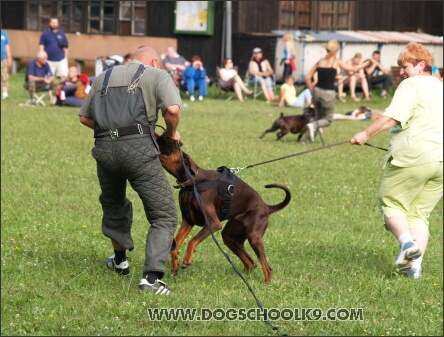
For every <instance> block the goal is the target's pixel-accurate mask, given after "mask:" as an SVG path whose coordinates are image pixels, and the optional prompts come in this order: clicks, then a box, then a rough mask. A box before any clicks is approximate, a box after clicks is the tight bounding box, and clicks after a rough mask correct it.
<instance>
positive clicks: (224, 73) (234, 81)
mask: <svg viewBox="0 0 444 337" xmlns="http://www.w3.org/2000/svg"><path fill="white" fill-rule="evenodd" d="M222 66H223V67H222V68H220V69H219V85H220V86H221V87H223V88H227V89H230V90H234V92H235V93H236V96H237V99H238V100H239V101H240V102H243V101H244V98H243V97H242V91H243V92H245V93H246V94H247V95H251V94H252V93H253V91H251V90H249V89H248V88H247V87H246V86H245V83H244V81H242V79H241V78H240V76H239V74H238V72H237V70H236V69H234V66H233V60H232V59H230V58H226V59H225V60H223V62H222Z"/></svg>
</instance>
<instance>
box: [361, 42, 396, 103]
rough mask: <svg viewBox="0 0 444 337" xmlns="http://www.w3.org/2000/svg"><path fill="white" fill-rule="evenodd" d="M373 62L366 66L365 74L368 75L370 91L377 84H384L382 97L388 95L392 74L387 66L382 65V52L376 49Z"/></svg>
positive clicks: (372, 58)
mask: <svg viewBox="0 0 444 337" xmlns="http://www.w3.org/2000/svg"><path fill="white" fill-rule="evenodd" d="M371 60H372V63H370V65H369V66H367V67H365V69H364V70H365V74H366V76H367V83H368V89H369V91H372V89H373V86H374V85H375V84H379V83H381V84H382V91H381V97H382V98H386V97H387V91H388V89H389V88H390V85H391V84H392V80H391V78H390V74H389V71H388V69H387V68H385V67H384V66H382V65H381V62H380V60H381V52H380V51H379V50H375V51H374V52H373V53H372V57H371Z"/></svg>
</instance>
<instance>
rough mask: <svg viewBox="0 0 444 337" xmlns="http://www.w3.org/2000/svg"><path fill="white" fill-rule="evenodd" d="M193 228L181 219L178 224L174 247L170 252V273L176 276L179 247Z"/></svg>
mask: <svg viewBox="0 0 444 337" xmlns="http://www.w3.org/2000/svg"><path fill="white" fill-rule="evenodd" d="M192 228H193V226H192V225H190V224H188V222H186V221H184V220H182V223H181V224H180V228H179V231H178V232H177V235H176V238H175V240H176V248H175V249H174V250H173V251H172V252H171V254H170V255H171V275H173V276H176V275H177V272H178V271H179V248H180V246H181V244H182V243H183V241H184V240H185V238H186V237H187V236H188V234H189V233H190V231H191V229H192Z"/></svg>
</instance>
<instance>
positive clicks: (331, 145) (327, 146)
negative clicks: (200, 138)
mask: <svg viewBox="0 0 444 337" xmlns="http://www.w3.org/2000/svg"><path fill="white" fill-rule="evenodd" d="M345 143H350V141H349V140H344V141H343V142H339V143H334V144H330V145H325V146H321V147H317V148H315V149H311V150H307V151H302V152H297V153H293V154H290V155H288V156H284V157H279V158H275V159H271V160H267V161H263V162H261V163H257V164H253V165H247V166H244V167H236V168H230V170H231V172H233V173H237V172H239V171H242V170H245V169H248V168H251V167H255V166H258V165H262V164H268V163H271V162H274V161H278V160H282V159H287V158H290V157H296V156H300V155H303V154H307V153H310V152H315V151H319V150H324V149H328V148H330V147H333V146H338V145H342V144H345ZM364 145H367V146H371V147H374V148H376V149H380V150H384V151H388V150H387V149H384V148H382V147H379V146H375V145H372V144H369V143H365V144H364Z"/></svg>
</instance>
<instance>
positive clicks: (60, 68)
mask: <svg viewBox="0 0 444 337" xmlns="http://www.w3.org/2000/svg"><path fill="white" fill-rule="evenodd" d="M39 50H41V51H45V52H46V53H47V54H48V64H49V66H50V67H51V71H52V73H53V75H54V76H56V77H60V81H61V82H64V81H66V80H67V79H68V39H67V37H66V35H65V32H64V31H63V30H61V29H59V19H57V18H56V17H52V18H50V19H49V28H48V29H45V30H44V31H43V32H42V35H40V42H39Z"/></svg>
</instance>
